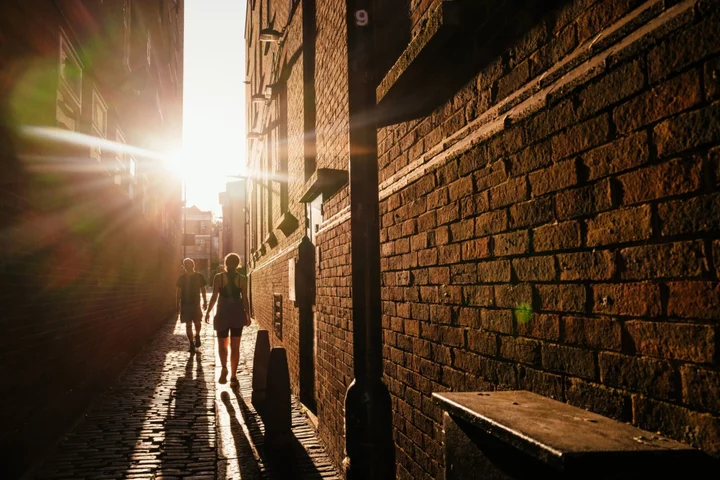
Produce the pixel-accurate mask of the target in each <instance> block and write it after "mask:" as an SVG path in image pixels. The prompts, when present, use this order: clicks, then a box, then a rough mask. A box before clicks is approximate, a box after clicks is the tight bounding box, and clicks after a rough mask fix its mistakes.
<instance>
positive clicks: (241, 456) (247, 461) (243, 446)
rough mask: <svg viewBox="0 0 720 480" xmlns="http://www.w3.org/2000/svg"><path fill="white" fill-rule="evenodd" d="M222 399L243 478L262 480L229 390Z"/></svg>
mask: <svg viewBox="0 0 720 480" xmlns="http://www.w3.org/2000/svg"><path fill="white" fill-rule="evenodd" d="M236 390H237V389H236V388H233V391H236ZM220 399H221V400H222V402H223V404H224V405H225V408H226V409H227V413H228V416H229V417H230V431H231V432H232V436H233V440H234V443H235V452H236V454H235V458H236V459H237V464H238V468H239V469H240V474H241V478H245V476H247V478H261V477H260V468H259V466H258V464H257V460H256V459H255V456H254V455H253V450H252V447H251V446H250V441H249V440H248V438H247V437H246V436H245V431H244V430H243V428H242V425H240V421H239V420H238V414H239V412H237V411H236V409H235V406H234V405H233V403H232V399H231V397H230V394H229V393H228V392H227V390H225V391H223V392H222V393H220ZM228 458H230V457H228Z"/></svg>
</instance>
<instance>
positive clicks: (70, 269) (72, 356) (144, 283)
mask: <svg viewBox="0 0 720 480" xmlns="http://www.w3.org/2000/svg"><path fill="white" fill-rule="evenodd" d="M97 183H98V182H97V180H96V181H95V184H97ZM24 185H25V186H26V187H27V188H29V189H32V190H35V191H37V189H39V188H42V189H44V195H43V199H44V200H45V201H46V202H47V201H48V200H50V199H52V200H54V201H53V202H52V203H44V204H43V205H42V208H38V206H37V205H33V204H32V203H30V202H28V201H25V200H22V199H23V198H28V196H26V195H24V192H25V190H17V189H14V190H9V189H3V193H4V194H5V195H8V196H11V198H15V199H16V202H15V203H14V204H12V205H10V204H8V203H3V205H2V208H1V210H2V212H3V214H4V220H5V222H3V223H4V227H5V230H4V235H3V260H2V263H1V264H0V268H1V269H2V270H1V271H2V274H1V275H0V291H1V292H2V293H1V294H0V303H2V305H3V313H2V316H0V318H1V319H2V320H0V325H1V326H2V330H3V332H4V333H3V335H2V339H0V347H1V348H2V349H3V362H2V363H1V364H0V376H2V378H3V387H2V390H3V393H2V395H3V398H4V405H5V408H3V410H2V417H1V418H0V421H2V423H3V425H4V426H5V427H4V428H3V434H2V436H1V437H0V445H2V448H3V451H4V452H5V455H6V456H5V458H6V462H4V464H3V467H2V471H3V472H5V474H6V475H8V476H10V478H12V477H13V476H14V475H16V474H18V473H19V472H21V471H23V470H24V469H25V468H27V467H29V466H30V464H31V463H32V462H33V461H35V460H37V458H38V457H39V456H41V455H42V454H43V453H44V451H45V449H47V448H48V447H49V446H50V445H51V444H52V442H53V441H54V440H55V439H57V438H58V436H59V435H61V434H62V433H63V432H64V431H65V430H66V429H67V428H68V427H69V426H70V425H71V424H72V423H73V422H74V421H75V420H76V419H77V418H78V416H79V415H80V414H81V413H82V411H83V410H84V409H85V408H86V407H87V405H88V403H89V402H90V400H91V399H92V398H93V397H94V396H96V395H97V394H98V392H99V391H102V389H104V388H106V387H107V386H108V385H110V383H111V382H112V381H113V379H115V378H116V377H117V375H118V374H119V372H120V371H121V369H122V368H123V367H124V366H125V365H127V363H128V362H129V361H130V360H131V359H132V358H133V356H134V355H135V353H137V351H138V350H139V349H140V348H141V346H142V345H143V344H144V342H145V341H146V340H147V339H148V338H150V336H151V335H152V334H153V333H154V332H155V330H156V329H157V328H158V327H159V326H160V324H161V323H162V322H163V321H165V320H166V319H168V317H169V315H170V314H171V313H173V312H174V300H175V287H174V285H175V279H176V276H177V274H178V273H179V272H178V265H179V261H180V257H179V252H177V248H175V249H172V248H168V245H167V239H163V238H162V237H161V236H160V234H159V232H157V231H156V230H155V228H154V227H153V226H152V225H151V224H150V223H149V222H148V221H147V219H146V218H145V217H144V216H143V215H142V214H141V213H140V212H139V211H138V209H137V207H136V206H134V205H133V204H131V202H129V201H128V200H127V199H126V198H124V197H123V196H122V194H121V193H120V192H119V191H118V190H117V188H116V186H115V185H113V184H112V183H109V184H108V185H107V187H108V188H107V189H105V188H103V189H97V188H96V189H95V190H94V191H92V192H90V193H91V194H92V195H89V196H88V195H86V196H82V195H72V200H73V203H72V204H71V205H67V204H65V203H64V202H63V201H62V199H61V198H59V197H58V196H56V195H54V193H56V191H57V190H60V191H64V192H67V191H73V190H76V191H82V190H85V191H87V190H89V188H88V186H89V184H88V183H87V182H83V183H72V181H71V180H70V179H67V178H64V179H63V181H62V182H60V183H59V184H57V185H55V186H50V185H48V184H47V183H44V184H42V185H40V184H39V183H38V182H35V181H33V180H30V181H29V182H27V183H24ZM99 190H101V191H102V195H100V198H103V202H98V201H97V197H95V196H94V195H95V194H98V193H99ZM62 197H65V195H62ZM18 199H20V200H19V201H18ZM65 199H67V198H65ZM51 205H53V208H50V207H51Z"/></svg>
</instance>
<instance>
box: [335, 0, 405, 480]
mask: <svg viewBox="0 0 720 480" xmlns="http://www.w3.org/2000/svg"><path fill="white" fill-rule="evenodd" d="M372 3H373V0H347V45H348V101H349V113H350V212H351V217H350V230H351V240H350V241H351V250H352V259H351V261H352V308H353V370H354V374H355V379H354V380H353V381H352V383H351V384H350V386H349V387H348V390H347V393H346V395H345V453H346V457H345V460H344V461H343V466H344V468H345V472H346V478H347V479H348V480H356V479H358V480H359V479H363V480H366V479H373V480H374V479H394V478H395V444H394V441H393V435H392V406H391V403H390V393H389V392H388V389H387V387H386V386H385V384H384V383H383V381H382V373H383V372H382V316H381V308H380V298H381V297H380V234H379V205H378V203H379V202H378V170H377V128H376V121H375V118H374V110H373V109H374V107H375V103H376V102H375V87H376V79H375V75H374V58H373V56H374V45H373V36H374V18H373V8H372V7H373V5H372Z"/></svg>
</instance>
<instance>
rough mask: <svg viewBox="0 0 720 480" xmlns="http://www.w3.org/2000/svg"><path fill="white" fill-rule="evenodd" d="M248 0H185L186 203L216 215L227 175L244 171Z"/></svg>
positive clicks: (184, 123)
mask: <svg viewBox="0 0 720 480" xmlns="http://www.w3.org/2000/svg"><path fill="white" fill-rule="evenodd" d="M245 4H246V0H185V58H184V60H185V62H184V69H185V76H184V95H183V97H184V98H183V110H184V114H183V150H182V154H181V157H182V159H183V160H182V161H183V162H184V163H185V168H184V170H185V176H186V180H187V204H188V206H192V205H196V206H197V207H199V208H200V209H202V210H213V212H214V213H215V214H216V216H217V215H220V211H221V210H220V206H219V205H218V193H219V192H220V191H224V190H225V183H226V182H227V181H232V180H233V179H232V178H227V177H226V175H237V174H244V173H245V156H246V152H247V150H246V146H245V83H244V82H245V40H244V34H245Z"/></svg>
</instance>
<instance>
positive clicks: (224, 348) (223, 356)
mask: <svg viewBox="0 0 720 480" xmlns="http://www.w3.org/2000/svg"><path fill="white" fill-rule="evenodd" d="M228 343H230V342H229V338H227V337H225V338H220V337H218V353H219V354H220V365H221V366H222V371H221V372H220V380H219V382H220V383H225V382H226V381H227V356H228Z"/></svg>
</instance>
